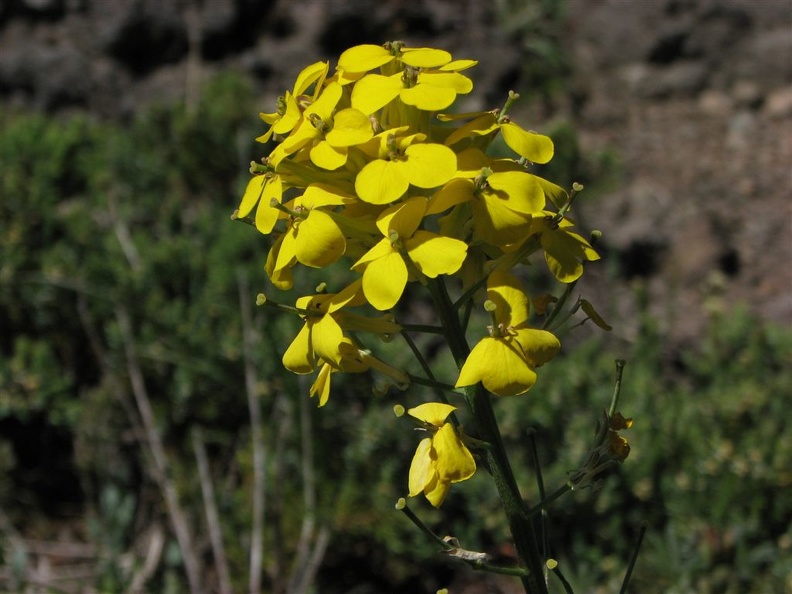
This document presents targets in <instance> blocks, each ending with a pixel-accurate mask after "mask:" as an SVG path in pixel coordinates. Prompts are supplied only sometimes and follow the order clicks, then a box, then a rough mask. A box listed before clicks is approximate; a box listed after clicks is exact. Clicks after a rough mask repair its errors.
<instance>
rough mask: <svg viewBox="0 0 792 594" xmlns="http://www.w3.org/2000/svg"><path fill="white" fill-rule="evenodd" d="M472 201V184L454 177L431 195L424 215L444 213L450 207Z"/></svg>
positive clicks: (467, 180) (469, 181)
mask: <svg viewBox="0 0 792 594" xmlns="http://www.w3.org/2000/svg"><path fill="white" fill-rule="evenodd" d="M472 199H473V182H472V181H471V180H469V179H462V178H459V177H456V178H454V179H452V180H451V181H449V182H447V183H446V184H445V185H444V186H443V187H442V188H440V189H439V190H437V192H435V193H434V194H432V198H431V199H430V200H429V204H428V206H427V208H426V214H427V215H430V214H438V213H441V212H445V211H446V210H448V209H449V208H451V207H452V206H456V205H457V204H460V203H462V202H468V201H470V200H472Z"/></svg>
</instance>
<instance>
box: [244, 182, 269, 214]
mask: <svg viewBox="0 0 792 594" xmlns="http://www.w3.org/2000/svg"><path fill="white" fill-rule="evenodd" d="M266 183H267V177H266V176H264V175H255V176H253V177H251V178H250V181H249V182H248V183H247V186H246V187H245V193H244V194H243V195H242V201H241V202H240V203H239V208H237V211H238V212H237V216H238V217H240V218H242V217H246V216H248V215H249V214H250V213H251V212H253V209H254V208H255V206H256V204H258V201H259V199H260V198H261V194H262V193H263V192H264V185H265V184H266Z"/></svg>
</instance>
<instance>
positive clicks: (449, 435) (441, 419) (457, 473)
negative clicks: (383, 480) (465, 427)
mask: <svg viewBox="0 0 792 594" xmlns="http://www.w3.org/2000/svg"><path fill="white" fill-rule="evenodd" d="M455 410H456V407H454V406H451V405H450V404H441V403H439V402H427V403H425V404H421V405H419V406H416V407H415V408H411V409H409V410H408V411H407V413H408V414H409V415H410V416H412V417H414V418H416V419H418V420H419V421H422V422H423V424H424V428H425V429H426V430H427V431H428V432H429V433H430V436H429V437H425V438H424V439H422V440H421V442H420V443H419V444H418V448H417V449H416V450H415V455H414V456H413V459H412V464H410V478H409V488H410V497H415V496H416V495H419V494H421V493H423V494H424V495H425V496H426V498H427V499H428V500H429V503H431V504H432V505H433V506H435V507H440V504H441V503H443V500H444V499H445V497H446V495H447V494H448V490H449V489H450V488H451V484H452V483H459V482H461V481H464V480H467V479H469V478H470V477H471V476H473V474H474V473H475V472H476V461H475V460H474V459H473V454H471V453H470V450H468V448H467V446H466V445H465V444H464V442H463V441H462V439H461V437H460V435H459V433H458V432H457V430H456V428H454V426H453V425H452V424H451V423H447V422H446V419H447V418H448V415H450V414H451V413H452V412H454V411H455Z"/></svg>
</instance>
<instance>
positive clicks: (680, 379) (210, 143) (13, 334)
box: [0, 3, 792, 594]
mask: <svg viewBox="0 0 792 594" xmlns="http://www.w3.org/2000/svg"><path fill="white" fill-rule="evenodd" d="M551 4H552V3H551ZM257 107H259V106H257V105H255V103H254V93H253V91H252V89H251V87H250V86H249V85H248V84H247V83H246V82H245V80H244V79H242V78H240V77H236V76H232V75H228V76H223V77H220V78H218V79H216V80H214V81H212V83H211V84H209V85H208V86H207V87H206V89H205V93H204V96H203V99H202V101H201V102H200V104H199V106H198V107H197V109H196V110H195V111H194V112H190V113H188V112H186V111H185V110H184V109H183V108H181V107H174V106H158V107H155V108H152V109H151V110H149V111H147V112H146V113H144V114H141V115H140V116H139V117H138V118H136V119H135V120H134V121H132V122H129V123H128V124H127V125H124V126H121V125H111V124H107V123H102V122H96V121H93V120H91V119H89V118H87V117H68V118H51V117H45V116H42V115H35V114H24V113H12V112H0V129H1V130H2V132H1V133H0V197H2V198H1V199H0V324H1V325H2V333H0V470H2V471H3V473H4V474H5V475H6V476H7V477H8V478H9V481H8V482H9V484H2V483H0V508H2V509H3V510H5V513H6V514H8V516H9V517H10V518H11V520H12V521H13V523H14V525H15V526H17V528H18V530H20V531H21V532H22V533H23V534H28V535H31V536H35V537H37V538H51V537H53V535H54V534H57V532H58V530H59V528H60V527H62V526H63V525H64V524H68V525H70V526H73V527H75V528H74V529H75V530H76V531H77V533H78V534H81V535H82V538H84V539H86V540H89V541H91V542H94V543H96V544H97V545H99V546H102V547H103V548H104V549H106V550H107V551H109V552H110V554H111V558H110V559H109V560H107V559H106V560H104V561H103V563H104V565H102V567H101V568H100V575H99V577H98V578H97V582H96V584H94V585H95V586H97V587H101V588H105V589H109V590H112V589H113V588H114V587H115V585H117V584H119V583H122V582H123V580H124V579H127V578H128V568H126V569H125V566H124V565H123V564H122V563H121V560H120V558H121V556H122V555H123V554H124V553H125V552H127V551H129V550H134V548H135V547H136V546H137V545H138V543H139V539H140V538H141V536H142V535H143V534H144V532H145V530H146V528H147V527H149V526H151V525H154V524H161V525H163V526H164V527H165V528H166V529H168V525H167V520H166V519H165V518H166V516H165V514H166V510H165V506H164V503H163V502H162V498H161V496H160V495H159V493H158V490H157V487H156V484H155V483H154V481H153V480H152V478H151V473H150V470H149V468H148V462H147V460H146V457H145V456H144V455H143V453H142V449H141V446H140V439H141V436H140V434H139V433H138V425H139V421H138V419H137V412H136V409H135V406H134V402H133V400H132V398H131V395H130V389H129V377H128V370H127V366H126V355H125V352H124V340H123V335H122V333H121V332H120V330H119V326H118V318H117V315H118V309H119V308H123V309H124V310H125V311H127V312H128V314H129V316H130V317H131V319H132V320H133V326H134V336H135V340H136V346H137V349H138V352H139V356H140V359H141V365H142V368H143V372H144V377H145V382H146V386H147V389H148V391H149V393H150V394H151V398H152V404H153V408H154V414H155V417H156V421H157V424H158V426H159V430H160V433H161V435H162V436H163V439H164V442H165V445H166V449H167V452H168V454H169V456H170V459H171V463H172V466H173V476H174V478H175V480H176V481H177V485H178V488H179V493H180V496H181V499H182V501H183V503H184V505H185V507H186V508H187V510H188V514H189V516H190V519H191V521H192V522H193V523H194V527H195V530H196V532H198V533H199V534H202V535H203V534H206V530H205V528H204V527H203V525H204V515H203V508H202V502H201V498H200V489H199V486H198V477H197V472H196V470H195V460H194V457H193V454H192V449H191V446H190V435H191V430H192V429H193V428H194V427H200V428H202V430H203V434H204V435H205V436H206V442H207V448H208V451H209V455H210V461H211V466H212V471H213V473H214V477H215V488H216V492H217V500H218V507H219V510H220V515H221V518H222V522H223V531H224V535H225V537H226V542H227V553H228V557H229V564H230V566H231V569H232V575H233V576H234V579H235V583H234V586H235V587H236V588H237V589H239V590H242V589H244V588H245V584H246V581H245V580H246V573H245V572H246V569H247V563H248V561H247V555H248V549H249V537H248V535H249V531H250V522H251V495H250V493H251V475H252V470H251V469H252V451H251V445H250V421H249V416H248V408H247V401H246V396H245V383H244V372H243V355H244V349H243V341H242V326H241V316H240V287H242V288H243V289H242V290H244V287H246V286H248V287H249V289H248V291H249V292H250V293H251V296H252V295H253V294H254V293H255V292H258V291H259V290H262V289H264V288H265V284H264V283H265V275H264V273H263V270H262V266H263V262H264V257H265V250H266V247H267V245H266V240H265V239H264V238H262V237H261V236H260V235H258V234H257V233H256V232H255V231H254V230H253V229H251V228H247V227H245V226H244V225H243V224H241V223H239V222H231V221H230V220H229V215H230V214H231V212H232V210H233V209H234V207H235V206H236V203H237V200H238V196H239V195H240V192H241V191H242V188H243V187H244V184H245V182H246V180H247V173H246V171H247V163H248V162H249V161H250V160H251V159H255V158H257V157H258V156H259V154H260V153H261V150H260V148H254V147H253V144H254V143H253V142H252V141H251V139H252V138H254V137H255V136H256V135H257V134H258V133H259V131H260V130H259V127H260V126H259V121H258V119H257V118H256V116H255V113H256V111H257ZM251 114H252V115H251ZM560 134H561V135H562V136H563V138H562V139H561V140H563V142H560V143H559V156H558V157H557V159H559V161H560V162H562V163H561V165H560V166H561V167H562V168H563V170H564V171H568V170H575V169H579V167H578V166H577V165H575V164H576V163H578V164H579V163H580V162H581V161H580V159H581V157H580V155H579V154H577V153H576V152H575V151H576V150H577V149H576V143H575V141H574V130H571V129H568V128H564V129H563V130H562V131H561V133H560ZM564 147H571V148H564ZM595 169H596V167H595ZM548 175H549V174H548ZM593 177H596V175H594V176H593ZM339 273H340V271H339ZM318 280H321V279H317V278H308V279H305V280H302V281H299V282H301V283H303V284H302V285H301V286H298V287H297V288H296V289H295V290H294V291H293V292H291V293H290V294H288V295H286V296H285V297H284V296H279V300H280V301H282V302H284V303H289V302H291V301H293V298H294V297H295V296H296V295H297V294H299V293H300V291H302V290H305V289H306V288H307V287H312V286H314V285H316V284H317V282H318ZM271 294H272V293H271ZM416 306H420V301H417V300H416ZM264 314H265V312H262V311H259V312H257V314H256V315H255V317H254V320H253V326H254V327H253V328H252V330H254V332H255V333H256V334H257V336H258V337H259V339H258V340H257V342H256V345H255V348H254V352H253V353H252V355H253V358H254V360H255V361H256V371H257V376H258V385H257V386H256V391H257V396H258V397H259V398H260V402H261V405H262V413H263V423H262V424H263V430H264V438H265V446H266V448H267V453H268V455H267V468H266V487H265V488H266V491H267V516H266V537H265V538H266V543H265V551H267V559H266V565H267V567H268V568H269V569H268V571H269V572H270V574H271V573H272V571H273V569H272V568H273V567H275V566H277V565H278V564H280V565H282V566H286V567H287V568H288V565H289V564H290V563H291V560H292V558H293V556H294V550H295V547H296V543H297V540H298V536H299V532H300V527H301V523H302V521H303V517H304V514H305V512H306V506H305V504H304V496H303V488H304V484H305V480H304V477H303V470H304V460H305V456H306V455H307V456H308V457H309V459H311V460H313V463H314V468H315V473H316V479H315V480H316V491H317V508H316V516H317V522H318V523H319V524H322V525H326V526H328V527H329V528H330V530H331V534H332V536H331V548H330V550H329V551H328V553H327V554H326V556H325V559H324V564H323V566H322V569H320V571H319V574H318V580H317V583H318V588H319V591H321V592H329V593H331V594H332V593H335V592H338V593H340V592H347V591H351V590H352V589H353V588H357V589H356V590H355V591H356V592H406V591H411V592H413V591H414V592H423V591H426V592H431V591H435V590H436V589H438V588H440V587H444V586H447V585H448V584H449V583H450V582H451V581H452V580H453V579H454V576H455V575H458V574H459V566H458V565H455V564H454V563H453V561H452V560H449V559H446V558H442V557H440V556H438V555H435V554H434V553H435V552H436V551H435V549H434V547H433V545H432V544H431V543H428V542H427V541H426V539H425V538H424V537H423V535H421V534H419V533H417V531H415V530H414V528H413V527H412V526H411V525H410V524H409V522H407V521H406V520H405V519H404V518H403V517H402V516H401V515H400V514H398V513H395V512H394V510H393V505H394V503H395V501H396V499H397V498H398V497H400V496H402V495H404V492H405V490H406V477H407V467H408V465H409V461H410V459H411V456H412V453H413V451H414V448H415V445H416V443H417V441H418V439H417V437H416V436H415V435H414V433H413V432H412V431H411V430H410V428H408V427H406V426H405V423H404V421H403V419H402V420H400V419H396V418H395V417H394V416H393V415H392V414H390V412H389V411H390V407H391V405H392V404H393V403H394V402H395V401H396V399H395V398H394V397H393V396H394V395H393V394H391V395H389V396H373V395H371V386H370V378H369V377H367V376H365V375H362V376H349V377H341V378H339V379H338V380H335V379H334V390H333V396H332V397H331V400H330V403H329V404H328V406H327V407H325V408H324V409H322V410H321V411H316V410H315V409H314V407H313V403H311V407H310V411H309V415H308V418H309V420H310V422H311V424H312V426H313V445H312V448H311V450H310V451H308V452H305V451H302V450H301V448H302V446H301V443H302V441H301V439H302V438H301V435H300V427H301V416H300V399H301V398H306V393H307V383H306V382H304V381H298V380H297V379H296V378H294V377H293V376H288V375H284V373H283V372H282V370H281V366H280V360H279V359H280V353H281V352H282V351H283V349H284V348H285V347H286V345H287V344H288V342H289V341H290V340H291V338H292V336H293V334H294V332H296V330H297V327H298V324H297V320H293V319H289V318H288V316H273V315H272V314H269V313H267V314H266V315H264ZM419 342H420V341H419ZM579 342H580V344H579V345H578V346H577V347H576V348H574V349H571V350H569V352H566V353H565V355H564V356H563V357H562V358H559V359H558V360H557V361H554V362H553V363H552V364H550V365H547V366H545V367H544V368H543V373H542V374H541V378H540V382H539V384H538V385H537V387H536V388H535V389H534V390H533V391H532V392H531V393H530V394H529V395H528V396H527V397H521V398H514V399H503V400H499V401H498V402H497V409H496V410H497V413H498V415H499V417H500V420H501V423H502V430H503V432H504V435H505V439H506V440H507V442H508V447H509V449H510V451H512V452H513V453H514V459H513V464H514V466H515V469H516V471H517V472H518V475H519V480H520V482H521V486H522V488H523V490H524V493H525V494H526V497H527V498H528V499H529V500H530V501H531V502H536V500H537V490H536V486H535V482H534V480H533V478H532V477H533V474H532V461H531V458H530V456H529V455H528V454H529V451H530V450H529V448H528V445H527V444H528V443H529V440H530V438H531V435H534V436H535V438H536V441H537V444H538V448H539V455H540V459H541V463H542V469H543V476H544V480H545V483H546V484H547V489H548V490H553V489H554V488H555V487H557V486H559V485H561V484H563V483H564V481H565V480H566V477H567V472H569V471H571V470H573V469H574V468H576V467H577V466H579V465H580V464H581V463H582V461H583V459H584V458H585V454H586V452H587V448H588V446H589V445H590V442H591V439H592V438H593V435H594V430H595V427H596V423H597V420H598V418H599V415H600V411H601V410H602V409H604V408H606V407H607V406H608V403H609V402H610V395H611V393H612V390H613V376H614V371H613V367H614V366H613V360H614V359H615V358H616V357H619V358H624V359H627V360H628V365H627V368H626V371H625V376H624V385H623V386H622V400H621V410H622V412H623V413H624V414H625V416H629V417H634V418H635V425H634V426H633V428H632V429H630V430H628V431H626V432H624V435H625V436H626V437H627V438H628V440H629V441H630V443H631V444H632V453H631V455H630V457H629V458H628V459H627V461H626V462H625V464H624V465H623V466H621V467H618V468H615V469H614V470H613V471H610V472H608V473H607V474H608V476H607V477H605V481H604V483H603V485H602V487H601V488H600V489H598V490H596V491H593V490H584V491H582V492H573V493H571V494H569V495H567V496H566V497H564V498H563V499H561V500H560V501H559V502H557V503H556V504H554V505H553V506H552V507H551V508H550V511H549V516H548V526H549V534H550V544H551V547H552V548H551V552H552V554H553V555H556V556H558V558H559V560H560V562H561V566H562V568H564V571H565V574H566V575H567V577H568V578H569V579H570V581H571V582H573V584H575V586H576V587H577V588H578V591H591V590H592V589H593V588H594V587H595V585H597V584H608V583H609V582H608V580H612V582H613V584H615V585H614V588H615V587H617V585H618V582H619V580H620V579H621V577H622V575H623V571H624V567H625V564H626V562H627V560H628V559H629V556H630V554H631V551H632V546H633V543H634V539H635V536H636V533H637V526H638V524H639V523H640V522H642V521H647V522H648V524H649V533H648V536H647V539H646V541H645V544H644V549H643V551H642V554H641V556H640V558H639V560H638V565H637V567H636V573H635V577H634V584H635V591H641V592H689V591H696V592H704V593H706V592H712V593H715V592H727V593H732V592H735V593H736V592H749V591H752V592H763V593H764V592H783V591H785V590H784V588H789V587H790V585H792V584H790V579H791V577H790V576H792V563H791V562H790V559H791V558H792V554H791V552H790V550H791V549H792V531H791V529H790V525H791V524H792V496H791V495H790V492H792V489H790V486H792V475H790V469H789V460H790V459H792V451H791V450H790V447H791V442H790V440H789V439H788V432H787V431H786V427H785V420H786V416H787V415H786V414H785V412H788V410H789V409H790V406H791V405H792V392H790V389H789V387H790V386H792V365H791V363H792V332H790V331H789V330H788V329H786V330H781V329H774V328H771V327H768V326H767V325H765V324H762V323H760V322H758V321H756V320H754V319H752V318H751V317H750V316H748V315H747V314H745V313H741V312H739V311H734V312H730V313H728V314H726V313H723V314H721V315H720V316H719V317H714V318H713V319H712V320H710V322H709V324H708V333H707V334H706V335H704V336H702V340H701V343H700V344H698V345H693V346H691V348H690V349H688V350H684V351H679V352H669V350H668V349H669V347H668V345H667V344H666V343H665V342H664V340H663V338H662V336H661V335H660V333H659V332H658V330H657V328H656V325H655V324H654V322H653V321H652V320H651V319H649V318H647V317H644V319H643V325H642V328H641V331H640V332H639V335H638V336H637V338H636V339H635V340H633V341H630V342H624V343H619V342H615V341H608V339H606V338H605V337H603V336H592V337H590V338H587V339H585V340H583V341H579ZM421 344H422V345H423V346H424V347H427V348H429V349H431V348H433V347H435V346H436V345H435V344H434V343H433V342H432V341H431V340H428V341H424V342H421ZM385 346H386V348H387V349H388V354H389V358H388V360H389V361H394V362H402V361H405V360H406V354H405V353H406V349H404V348H403V344H399V343H398V342H397V341H394V343H392V344H389V345H385ZM442 361H443V363H442V364H443V365H445V366H446V367H448V366H449V365H450V362H449V361H448V360H446V359H443V360H442ZM420 394H421V393H420V391H419V390H417V389H411V391H410V393H409V398H410V402H411V403H412V402H415V401H417V400H418V399H420V397H421V396H420ZM411 505H412V507H413V508H414V509H415V510H416V512H417V513H418V514H419V515H421V517H422V518H424V519H425V521H426V522H427V523H429V524H430V525H433V526H437V527H438V530H439V531H440V532H441V533H442V534H446V533H448V534H453V535H455V536H457V537H458V538H460V540H461V543H462V546H464V547H467V548H471V549H477V550H486V551H487V552H490V553H493V554H496V555H499V554H502V553H505V554H508V550H507V549H504V547H505V545H506V542H507V536H506V535H507V530H506V528H505V527H504V526H503V525H502V519H501V513H500V510H499V509H498V508H497V505H498V504H497V497H496V496H495V491H494V487H493V486H492V484H491V482H490V481H488V480H487V477H486V474H485V472H484V471H483V470H482V471H481V472H480V473H479V474H478V475H477V476H476V477H474V478H473V479H472V480H471V481H469V482H468V483H466V484H465V485H464V488H460V489H457V490H454V492H453V493H452V495H451V496H450V497H449V499H448V501H447V502H446V504H445V505H444V506H443V508H441V509H440V510H433V509H430V508H429V507H428V505H424V503H423V502H420V501H415V502H411ZM202 542H205V539H204V540H203V541H202ZM166 551H168V552H167V553H166V554H165V558H164V560H163V562H162V564H161V568H160V570H159V572H158V573H157V574H156V575H155V576H154V577H153V578H152V582H151V588H152V591H168V592H174V593H176V592H184V591H186V585H185V583H186V582H185V581H184V579H183V578H182V575H181V573H180V572H179V571H178V568H179V564H180V563H181V557H180V555H179V552H178V549H177V548H176V546H175V541H173V540H172V539H171V541H170V544H169V545H168V547H166ZM204 552H205V551H204ZM207 556H208V553H207ZM14 558H15V557H13V556H9V557H8V558H3V559H0V561H2V562H3V564H4V565H9V564H12V562H14ZM138 562H140V560H139V557H138ZM465 571H466V570H465ZM125 572H127V573H125Z"/></svg>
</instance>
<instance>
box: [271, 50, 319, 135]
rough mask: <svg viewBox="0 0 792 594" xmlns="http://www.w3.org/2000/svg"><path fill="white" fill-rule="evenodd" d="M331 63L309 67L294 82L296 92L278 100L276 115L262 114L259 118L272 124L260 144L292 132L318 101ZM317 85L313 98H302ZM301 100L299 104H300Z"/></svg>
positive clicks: (315, 64)
mask: <svg viewBox="0 0 792 594" xmlns="http://www.w3.org/2000/svg"><path fill="white" fill-rule="evenodd" d="M329 67H330V63H329V62H316V63H314V64H311V65H310V66H307V67H306V68H304V69H303V70H302V72H300V74H298V75H297V80H296V81H295V82H294V91H293V92H290V91H286V94H285V95H284V96H282V97H279V98H278V105H277V109H276V110H275V112H274V113H260V114H259V117H260V118H261V119H262V120H264V121H265V122H266V123H268V124H270V128H269V130H267V131H266V132H265V133H264V134H262V135H261V136H259V137H258V138H256V140H257V141H259V142H267V141H268V140H269V139H270V138H271V137H272V135H273V134H279V135H284V134H288V133H289V132H291V131H292V130H293V129H294V127H295V126H296V125H297V122H299V121H300V115H301V114H302V109H304V108H305V106H306V105H307V104H309V103H310V102H312V101H313V100H314V99H316V95H318V94H319V91H320V89H321V87H322V82H323V81H324V78H325V76H327V70H328V69H329ZM314 83H316V89H315V91H314V94H313V96H312V97H301V95H302V94H303V93H305V91H307V90H308V87H310V86H311V85H312V84H314ZM298 99H299V102H298Z"/></svg>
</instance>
